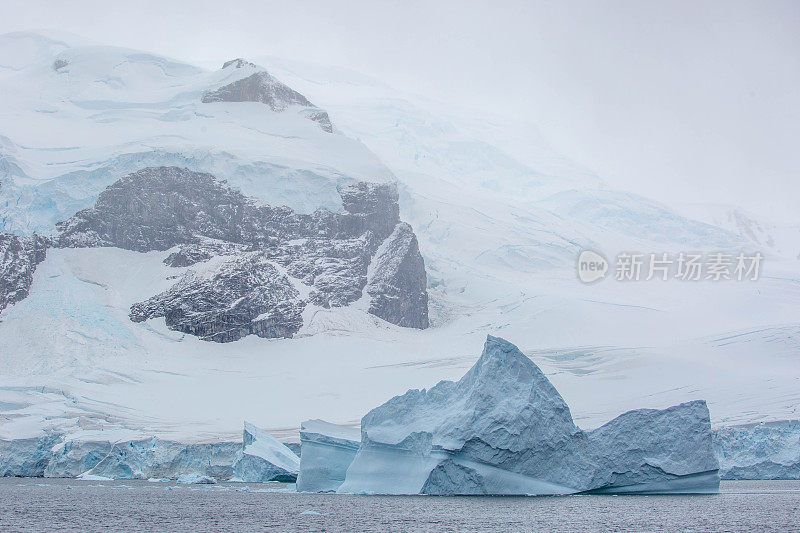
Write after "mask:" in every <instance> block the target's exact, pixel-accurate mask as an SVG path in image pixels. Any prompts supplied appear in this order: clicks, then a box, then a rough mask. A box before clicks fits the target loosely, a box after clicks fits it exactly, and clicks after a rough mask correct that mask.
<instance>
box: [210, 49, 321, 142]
mask: <svg viewBox="0 0 800 533" xmlns="http://www.w3.org/2000/svg"><path fill="white" fill-rule="evenodd" d="M222 68H223V70H225V69H240V68H244V69H258V67H257V66H256V65H254V64H253V63H250V62H249V61H245V60H244V59H241V58H240V59H233V60H231V61H226V62H225V64H224V65H222ZM202 102H203V103H206V104H207V103H213V102H260V103H262V104H266V105H268V106H269V108H270V109H272V110H273V111H275V112H282V111H285V110H287V109H288V108H289V107H292V106H298V107H307V108H309V110H308V111H307V112H306V113H305V115H306V118H308V119H309V120H312V121H314V122H317V123H318V124H319V125H320V128H322V129H323V130H324V131H326V132H328V133H333V126H332V125H331V120H330V117H329V116H328V113H327V112H326V111H325V110H323V109H319V108H318V107H317V106H315V105H314V104H312V103H311V102H310V101H309V100H308V98H306V97H305V96H303V95H302V94H300V93H299V92H297V91H295V90H294V89H292V88H291V87H289V86H287V85H285V84H283V83H281V82H280V81H278V80H277V79H276V78H275V77H273V76H272V75H271V74H270V73H269V72H267V71H265V70H260V71H259V72H255V73H253V74H250V75H249V76H246V77H244V78H241V79H238V80H236V81H234V82H231V83H229V84H227V85H224V86H222V87H220V88H218V89H215V90H212V91H208V92H206V93H205V94H204V95H203V98H202Z"/></svg>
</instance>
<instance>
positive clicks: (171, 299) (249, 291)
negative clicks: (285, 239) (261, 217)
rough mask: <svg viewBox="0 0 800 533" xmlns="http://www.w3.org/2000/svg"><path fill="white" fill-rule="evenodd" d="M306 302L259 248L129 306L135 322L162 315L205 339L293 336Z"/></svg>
mask: <svg viewBox="0 0 800 533" xmlns="http://www.w3.org/2000/svg"><path fill="white" fill-rule="evenodd" d="M304 307H305V302H303V301H302V300H301V299H300V298H299V293H298V291H297V290H296V289H295V288H294V287H293V286H292V284H291V282H290V281H289V279H288V278H287V277H286V276H284V275H282V274H280V272H279V271H278V269H277V268H276V267H275V266H274V265H273V264H272V263H271V262H270V261H269V260H267V258H266V257H265V256H264V254H263V253H260V252H250V253H248V254H244V255H243V256H241V257H236V258H235V259H232V260H229V261H225V262H223V263H222V264H221V265H219V267H218V268H217V269H216V271H215V272H214V273H213V274H212V275H210V276H200V275H197V274H195V273H194V272H193V271H189V272H188V273H187V274H186V275H185V276H184V277H183V279H182V280H181V281H179V282H178V283H176V284H175V285H174V286H173V287H172V288H171V289H169V290H168V291H166V292H164V293H161V294H159V295H157V296H154V297H152V298H150V299H149V300H147V301H146V302H142V303H138V304H134V305H133V307H131V315H130V316H131V320H133V321H134V322H142V321H144V320H146V319H148V318H156V317H162V316H163V317H164V318H165V319H166V323H167V327H169V328H170V329H175V330H178V331H183V332H184V333H190V334H192V335H196V336H198V337H200V338H201V339H203V340H209V341H216V342H230V341H235V340H238V339H240V338H242V337H244V336H246V335H250V334H254V335H258V336H259V337H268V338H275V337H291V336H292V334H294V333H295V332H296V331H297V330H298V329H300V327H301V326H302V325H303V319H302V317H301V313H302V311H303V308H304Z"/></svg>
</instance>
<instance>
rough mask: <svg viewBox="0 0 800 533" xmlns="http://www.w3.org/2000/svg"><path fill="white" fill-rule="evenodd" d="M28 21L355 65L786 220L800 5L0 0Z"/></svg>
mask: <svg viewBox="0 0 800 533" xmlns="http://www.w3.org/2000/svg"><path fill="white" fill-rule="evenodd" d="M40 28H59V29H62V30H66V31H70V32H73V33H76V34H79V35H83V36H86V37H89V38H91V39H94V40H96V41H100V42H104V43H108V44H115V45H120V46H127V47H131V48H139V49H144V50H150V51H153V52H156V53H160V54H163V55H168V56H173V57H176V58H180V59H185V60H189V61H194V62H204V63H205V62H207V61H210V60H214V61H220V60H222V59H227V58H230V57H240V56H244V57H248V56H249V57H255V56H262V55H273V56H279V57H285V58H288V59H300V60H304V61H310V62H314V63H322V64H332V65H338V66H344V67H348V68H352V69H355V70H358V71H360V72H363V73H366V74H370V75H373V76H375V77H377V78H380V79H382V80H384V81H386V82H387V83H389V84H390V85H394V86H395V87H397V88H400V89H403V90H408V91H413V92H417V93H421V94H425V95H427V96H430V97H433V98H437V99H447V100H451V101H455V102H457V103H459V104H462V105H468V106H471V107H485V108H488V109H490V110H496V111H497V112H498V113H503V114H515V115H517V116H520V115H521V116H524V117H526V118H530V119H531V120H533V121H535V122H536V123H537V124H538V126H539V128H540V129H541V130H542V131H543V133H544V134H545V136H546V137H548V138H549V139H550V140H551V141H552V143H553V145H554V146H556V147H557V148H558V149H559V150H560V151H562V152H564V153H565V154H567V155H569V156H571V157H572V158H573V159H576V160H578V161H580V162H582V163H584V164H585V165H587V166H589V167H591V168H593V169H595V170H596V171H597V172H598V173H599V174H600V175H601V176H602V177H603V178H604V179H605V180H606V181H607V182H608V183H610V184H612V185H615V186H618V187H621V188H624V189H628V190H633V191H637V192H640V193H644V194H648V195H650V196H653V197H656V198H659V199H662V200H664V201H667V202H674V201H679V202H693V201H711V202H721V203H736V204H740V205H744V206H745V207H748V208H750V209H753V210H755V211H757V212H759V213H762V214H766V215H768V216H772V217H773V218H776V219H778V220H783V221H786V222H791V223H795V224H800V211H799V210H798V207H797V204H798V200H800V172H799V171H798V169H800V1H793V0H789V1H779V0H769V1H768V0H763V1H749V2H742V1H736V0H725V1H723V0H717V1H703V0H699V1H685V2H681V1H646V0H625V1H620V0H606V1H594V0H592V1H585V2H583V1H552V2H550V1H538V2H537V1H518V2H511V1H507V2H470V1H464V0H461V1H438V2H437V1H427V2H415V1H411V2H408V1H407V2H399V1H398V2H384V1H378V0H366V1H357V2H330V1H320V2H305V1H300V0H297V1H292V2H287V1H285V0H283V1H279V2H273V1H256V0H241V1H239V0H227V1H224V2H220V1H219V0H215V1H207V0H196V1H172V2H170V1H168V0H161V1H153V0H137V1H135V2H130V1H125V2H121V1H116V0H105V1H88V0H71V1H69V2H62V1H44V0H25V1H17V0H0V33H5V32H8V31H16V30H27V29H40ZM0 127H2V125H0Z"/></svg>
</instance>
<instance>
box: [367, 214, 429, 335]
mask: <svg viewBox="0 0 800 533" xmlns="http://www.w3.org/2000/svg"><path fill="white" fill-rule="evenodd" d="M426 283H427V279H426V276H425V264H424V262H423V260H422V256H421V255H420V253H419V245H418V244H417V237H416V235H414V231H413V230H412V229H411V226H409V225H408V224H406V223H404V222H401V223H400V224H398V225H397V226H395V228H394V231H393V232H392V234H391V235H390V236H389V237H388V238H387V239H386V240H385V241H383V243H382V244H381V246H380V248H378V251H377V252H376V253H375V257H374V258H373V259H372V263H371V264H370V267H369V270H368V272H367V294H369V295H370V298H371V300H370V305H369V312H370V313H372V314H373V315H375V316H379V317H381V318H382V319H384V320H386V321H387V322H391V323H393V324H398V325H400V326H406V327H410V328H419V329H424V328H427V327H428V292H427V290H426Z"/></svg>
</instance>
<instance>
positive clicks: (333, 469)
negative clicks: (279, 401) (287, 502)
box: [297, 420, 361, 492]
mask: <svg viewBox="0 0 800 533" xmlns="http://www.w3.org/2000/svg"><path fill="white" fill-rule="evenodd" d="M300 444H301V449H302V453H301V455H300V474H299V475H298V476H297V490H298V492H336V490H337V489H338V488H339V487H340V486H341V484H342V483H343V482H344V479H345V475H346V474H347V469H348V467H349V466H350V464H351V463H352V462H353V459H355V456H356V453H357V452H358V447H359V446H360V444H361V433H360V431H359V430H358V429H354V428H350V427H347V426H340V425H336V424H331V423H328V422H325V421H323V420H306V421H305V422H303V423H302V424H301V425H300Z"/></svg>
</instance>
